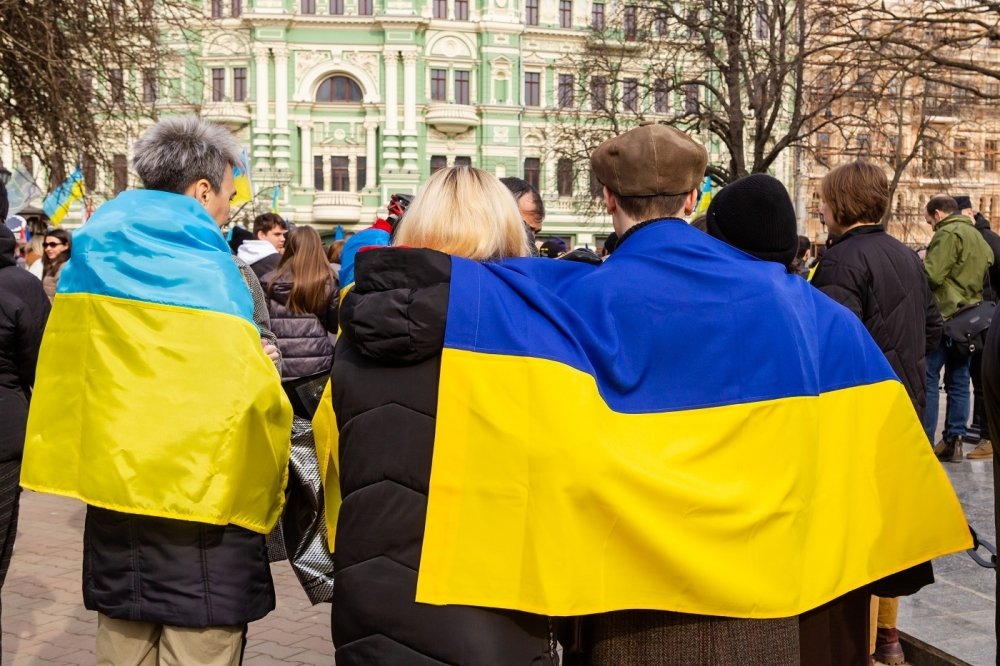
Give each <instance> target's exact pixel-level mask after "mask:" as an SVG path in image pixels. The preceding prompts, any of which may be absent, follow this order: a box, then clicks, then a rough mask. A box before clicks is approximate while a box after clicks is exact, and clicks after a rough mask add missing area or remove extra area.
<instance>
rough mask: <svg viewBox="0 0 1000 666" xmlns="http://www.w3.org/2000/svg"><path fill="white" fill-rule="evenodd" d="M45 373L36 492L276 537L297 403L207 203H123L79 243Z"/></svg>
mask: <svg viewBox="0 0 1000 666" xmlns="http://www.w3.org/2000/svg"><path fill="white" fill-rule="evenodd" d="M37 376H38V382H37V384H36V385H35V391H34V395H33V396H32V401H31V411H30V413H29V417H28V433H27V438H26V443H25V449H24V461H23V468H22V472H21V485H22V486H24V487H25V488H28V489H30V490H37V491H40V492H49V493H54V494H57V495H65V496H68V497H74V498H77V499H80V500H83V501H84V502H86V503H88V504H92V505H94V506H100V507H104V508H108V509H113V510H115V511H122V512H125V513H133V514H140V515H147V516H161V517H165V518H175V519H181V520H192V521H197V522H204V523H211V524H217V525H224V524H228V523H232V524H235V525H240V526H242V527H245V528H247V529H250V530H253V531H256V532H262V533H266V532H268V531H269V530H270V529H271V528H272V527H273V525H274V523H275V522H276V521H277V519H278V516H279V515H280V513H281V507H282V504H283V501H284V487H285V481H286V478H287V469H288V456H289V434H290V432H291V421H292V410H291V406H290V405H289V403H288V400H287V398H286V397H285V394H284V391H283V390H282V388H281V383H280V378H279V376H278V373H277V372H276V370H275V368H274V365H273V364H272V363H271V361H270V360H269V359H268V357H267V356H266V355H265V354H264V352H263V350H262V348H261V342H260V331H259V330H258V328H257V326H256V325H255V324H254V321H253V302H252V300H251V296H250V292H249V290H248V289H247V286H246V283H244V282H243V279H242V278H241V276H240V273H239V270H238V269H237V268H236V265H235V264H234V263H233V259H232V256H231V254H230V252H229V248H228V247H227V245H226V243H225V241H224V240H223V238H222V235H221V234H220V233H219V229H218V227H217V226H216V224H215V222H214V221H213V220H212V219H211V218H210V217H209V216H208V214H207V213H206V212H205V210H204V209H203V208H202V207H201V206H199V205H198V204H197V202H196V201H195V200H194V199H192V198H190V197H185V196H182V195H178V194H170V193H167V192H155V191H142V190H140V191H129V192H124V193H122V194H121V195H119V196H118V198H116V199H114V200H112V201H109V202H107V203H105V204H104V205H103V206H101V207H100V208H99V209H98V210H97V212H96V213H95V214H94V216H93V217H92V218H91V219H90V221H89V222H88V223H87V224H86V225H85V226H84V227H82V228H81V229H80V230H79V231H78V232H77V233H76V234H74V236H73V258H72V259H71V260H70V262H69V263H68V264H67V265H66V268H65V269H64V271H63V273H62V276H61V278H60V280H59V288H58V295H57V296H56V299H55V303H54V304H53V308H52V314H51V315H50V316H49V322H48V325H47V326H46V329H45V337H44V339H43V341H42V349H41V355H40V357H39V361H38V372H37Z"/></svg>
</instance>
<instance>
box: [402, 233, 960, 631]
mask: <svg viewBox="0 0 1000 666" xmlns="http://www.w3.org/2000/svg"><path fill="white" fill-rule="evenodd" d="M436 427H437V430H436V435H435V444H434V459H433V466H432V474H431V483H430V495H429V504H428V511H427V522H426V530H425V536H424V542H423V551H422V555H421V560H420V572H419V577H418V586H417V596H416V600H417V601H419V602H424V603H430V604H465V605H473V606H486V607H493V608H509V609H517V610H523V611H529V612H535V613H542V614H547V615H580V614H590V613H600V612H605V611H614V610H620V609H659V610H672V611H679V612H685V613H697V614H708V615H722V616H732V617H747V618H768V617H784V616H791V615H796V614H798V613H800V612H803V611H805V610H808V609H811V608H815V607H817V606H819V605H821V604H823V603H824V602H826V601H829V600H831V599H833V598H835V597H837V596H839V595H842V594H844V593H846V592H848V591H850V590H853V589H856V588H859V587H861V586H862V585H865V584H866V583H869V582H871V581H874V580H877V579H880V578H883V577H885V576H887V575H889V574H892V573H894V572H897V571H901V570H903V569H906V568H908V567H911V566H913V565H916V564H918V563H921V562H925V561H927V560H930V559H932V558H934V557H937V556H940V555H944V554H946V553H952V552H956V551H959V550H962V549H964V548H967V547H969V546H970V538H969V531H968V528H967V527H966V523H965V520H964V517H963V514H962V509H961V506H960V505H959V503H958V500H957V498H956V497H955V494H954V492H953V491H952V488H951V486H950V484H949V481H948V479H947V477H946V476H945V474H944V472H943V471H942V469H941V465H940V464H939V463H938V461H937V460H936V459H935V457H934V455H933V453H932V451H931V448H930V447H929V446H928V444H927V440H926V437H925V436H924V434H923V429H922V428H921V425H920V423H919V421H918V419H917V416H916V414H915V413H914V410H913V406H912V404H911V403H910V400H909V398H908V397H907V394H906V391H905V390H904V389H903V386H902V385H901V384H900V383H899V381H898V380H897V379H896V377H895V376H894V375H893V372H892V370H891V368H890V367H889V365H888V363H887V362H886V360H885V358H884V357H883V355H882V353H881V352H880V351H879V349H878V347H877V346H876V345H875V343H874V342H873V341H872V339H871V338H870V336H869V335H868V333H867V331H866V330H865V329H864V327H863V326H862V324H861V323H860V322H859V321H858V320H857V319H856V318H855V317H854V316H853V315H851V313H850V312H848V311H847V310H845V309H844V308H842V307H841V306H839V305H837V304H836V303H834V302H833V301H832V300H830V299H828V298H827V297H826V296H824V295H823V294H821V293H820V292H818V291H816V290H815V289H813V288H812V287H810V286H809V285H808V284H807V283H806V282H805V281H804V280H801V279H799V278H798V277H797V276H794V275H788V274H786V273H785V272H784V270H783V269H782V268H781V267H780V266H778V265H777V264H773V263H768V262H762V261H759V260H757V259H755V258H753V257H750V256H749V255H746V254H743V253H742V252H740V251H739V250H736V249H734V248H731V247H729V246H728V245H724V244H722V243H720V242H718V241H716V240H715V239H713V238H710V237H709V236H707V235H706V234H703V233H701V232H699V231H697V230H695V229H692V228H690V227H688V225H686V224H684V223H682V222H681V221H680V220H666V221H661V222H658V223H653V224H651V225H648V226H647V227H644V228H641V229H639V230H637V231H636V232H635V233H634V234H633V235H631V236H630V237H629V238H627V239H625V242H624V243H622V244H621V245H619V247H618V249H617V251H616V252H615V254H613V255H612V256H611V258H610V259H608V261H607V262H605V263H604V264H603V265H601V266H597V267H593V266H589V265H581V264H569V263H563V262H545V261H537V260H530V259H518V260H511V261H507V262H502V263H499V264H479V263H476V262H472V261H467V260H462V259H453V261H452V276H451V292H450V300H449V311H448V322H447V329H446V335H445V349H444V352H443V358H442V365H441V383H440V389H439V399H438V414H437V426H436Z"/></svg>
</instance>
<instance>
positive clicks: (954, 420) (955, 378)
mask: <svg viewBox="0 0 1000 666" xmlns="http://www.w3.org/2000/svg"><path fill="white" fill-rule="evenodd" d="M946 343H947V336H945V338H944V339H942V340H941V344H940V345H938V348H937V349H935V350H934V351H932V352H931V353H930V354H928V355H927V404H926V406H925V407H924V419H923V420H924V432H926V433H927V440H928V441H929V442H931V443H932V444H933V443H934V435H935V433H936V432H937V422H938V394H939V393H940V388H939V386H940V384H941V368H944V390H945V392H947V394H948V405H947V407H946V408H945V415H944V431H943V435H944V436H945V437H947V438H949V439H950V438H952V437H965V434H966V423H967V422H968V421H969V381H970V376H969V361H970V357H968V356H960V355H958V354H956V353H954V352H953V351H951V350H950V349H949V348H948V347H947V346H946Z"/></svg>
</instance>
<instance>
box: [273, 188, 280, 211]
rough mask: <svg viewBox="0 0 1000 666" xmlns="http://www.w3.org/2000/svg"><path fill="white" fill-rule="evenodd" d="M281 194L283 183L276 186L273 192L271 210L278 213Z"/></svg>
mask: <svg viewBox="0 0 1000 666" xmlns="http://www.w3.org/2000/svg"><path fill="white" fill-rule="evenodd" d="M280 195H281V185H275V186H274V192H273V193H272V194H271V212H272V213H275V214H277V213H278V196H280Z"/></svg>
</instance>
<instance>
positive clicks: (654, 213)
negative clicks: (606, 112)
mask: <svg viewBox="0 0 1000 666" xmlns="http://www.w3.org/2000/svg"><path fill="white" fill-rule="evenodd" d="M590 165H591V169H592V170H593V172H594V177H595V178H597V180H598V181H599V182H600V183H601V184H602V185H603V186H604V203H605V205H606V206H607V210H608V214H609V215H611V220H612V223H613V224H614V227H615V233H617V234H618V238H619V241H618V243H619V245H620V244H621V243H624V242H625V240H626V238H627V237H628V236H629V235H630V234H631V233H633V231H634V230H635V229H636V227H638V226H639V225H641V224H643V223H645V222H651V221H653V220H658V219H664V218H674V219H679V218H681V217H682V216H686V215H690V214H691V212H692V211H694V207H695V204H696V203H697V202H698V190H699V187H700V186H701V182H702V179H703V178H704V177H705V169H706V168H707V167H708V152H707V151H706V150H705V147H704V146H702V145H701V144H699V143H697V142H695V141H694V140H693V139H691V137H689V136H688V135H687V134H684V133H683V132H681V131H679V130H676V129H674V128H673V127H670V126H668V125H658V124H655V123H643V124H642V125H640V126H639V127H637V128H635V129H633V130H630V131H628V132H625V133H624V134H622V135H619V136H617V137H615V138H613V139H609V140H607V141H605V142H604V143H602V144H601V145H600V146H598V147H597V150H595V151H594V153H593V154H592V155H591V156H590Z"/></svg>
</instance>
